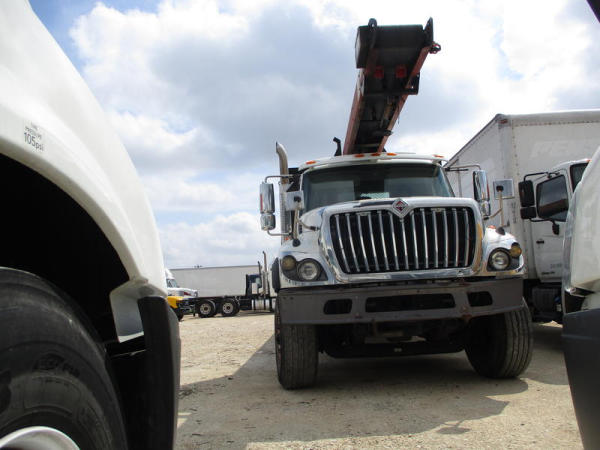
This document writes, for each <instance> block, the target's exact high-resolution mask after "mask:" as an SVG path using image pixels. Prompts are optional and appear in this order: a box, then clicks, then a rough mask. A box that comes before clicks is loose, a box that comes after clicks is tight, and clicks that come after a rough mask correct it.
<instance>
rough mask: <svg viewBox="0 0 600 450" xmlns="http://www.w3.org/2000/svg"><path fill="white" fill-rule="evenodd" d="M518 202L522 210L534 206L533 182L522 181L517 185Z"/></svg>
mask: <svg viewBox="0 0 600 450" xmlns="http://www.w3.org/2000/svg"><path fill="white" fill-rule="evenodd" d="M519 201H520V202H521V207H522V208H528V207H530V206H534V205H535V195H534V193H533V181H531V180H523V181H521V182H520V183H519ZM534 217H535V216H534Z"/></svg>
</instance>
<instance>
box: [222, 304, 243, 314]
mask: <svg viewBox="0 0 600 450" xmlns="http://www.w3.org/2000/svg"><path fill="white" fill-rule="evenodd" d="M226 304H231V306H232V309H231V312H225V310H224V307H225V305H226ZM239 311H240V307H239V306H238V304H237V302H236V301H235V300H224V301H223V303H221V315H222V316H223V317H233V316H235V315H236V314H237V313H238V312H239Z"/></svg>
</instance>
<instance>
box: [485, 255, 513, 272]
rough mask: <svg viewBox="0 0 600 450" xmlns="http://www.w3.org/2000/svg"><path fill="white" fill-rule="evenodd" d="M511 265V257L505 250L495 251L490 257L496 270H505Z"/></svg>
mask: <svg viewBox="0 0 600 450" xmlns="http://www.w3.org/2000/svg"><path fill="white" fill-rule="evenodd" d="M509 264H510V257H509V256H508V253H506V251H504V250H494V251H493V252H492V254H491V255H490V265H491V266H492V268H494V269H495V270H504V269H506V268H507V267H508V265H509Z"/></svg>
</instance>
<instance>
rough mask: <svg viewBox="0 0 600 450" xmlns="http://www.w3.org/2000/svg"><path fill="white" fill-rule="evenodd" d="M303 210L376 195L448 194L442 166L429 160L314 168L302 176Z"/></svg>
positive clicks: (448, 189) (371, 197)
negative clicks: (428, 161)
mask: <svg viewBox="0 0 600 450" xmlns="http://www.w3.org/2000/svg"><path fill="white" fill-rule="evenodd" d="M302 189H303V191H304V204H305V208H306V210H307V211H309V210H311V209H314V208H319V207H321V206H327V205H332V204H334V203H341V202H348V201H353V200H367V199H378V198H396V197H417V196H426V197H431V196H436V197H452V196H453V195H452V190H451V189H450V186H449V184H448V180H447V179H446V177H445V176H444V173H443V170H442V169H441V168H440V167H439V166H437V165H432V164H427V165H425V164H365V165H361V166H345V167H332V168H328V169H320V170H315V171H313V172H308V173H306V174H305V175H304V177H303V180H302Z"/></svg>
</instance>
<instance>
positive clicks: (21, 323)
mask: <svg viewBox="0 0 600 450" xmlns="http://www.w3.org/2000/svg"><path fill="white" fill-rule="evenodd" d="M0 172H1V176H0V180H2V181H1V182H0V183H1V184H2V189H1V190H0V195H1V197H2V205H3V211H4V213H3V220H2V221H1V222H0V223H1V224H0V228H1V230H2V233H1V234H0V236H2V251H1V252H0V447H1V448H61V449H63V448H65V449H74V448H82V449H127V448H131V449H168V448H172V446H173V443H174V439H175V432H176V415H177V398H178V397H177V396H178V390H179V351H180V350H179V331H178V323H177V319H176V317H175V315H174V314H173V313H172V312H171V309H170V308H169V306H168V305H167V302H166V301H165V296H166V294H167V291H166V285H165V276H164V267H163V262H162V261H163V259H162V253H161V248H160V244H159V240H158V233H157V230H156V225H155V222H154V219H153V215H152V212H151V210H150V206H149V202H148V200H147V198H146V196H145V194H144V190H143V188H142V185H141V183H140V181H139V178H138V176H137V174H136V171H135V169H134V166H133V164H132V162H131V160H130V158H129V156H128V154H127V152H126V150H125V148H124V147H123V145H122V144H121V142H120V140H119V139H118V137H117V135H116V134H115V132H114V131H113V129H112V128H111V127H110V125H109V123H108V120H107V118H106V117H105V115H104V113H103V111H102V109H101V108H100V106H99V104H98V102H97V101H96V100H95V98H94V96H93V95H92V93H91V92H90V91H89V89H88V87H87V86H86V84H85V82H84V81H83V79H82V78H81V77H80V75H79V74H78V73H77V70H76V69H75V68H74V67H73V65H72V64H71V63H70V61H69V60H68V58H67V57H66V56H65V54H64V53H63V52H62V51H61V49H60V47H59V46H58V44H57V43H56V42H55V41H54V39H53V38H52V37H51V35H50V34H49V33H48V31H47V30H46V29H45V28H44V26H43V25H42V23H41V22H40V21H39V20H38V18H37V17H36V15H35V14H34V12H33V11H32V9H31V7H30V5H29V4H28V2H27V1H10V2H0Z"/></svg>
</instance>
